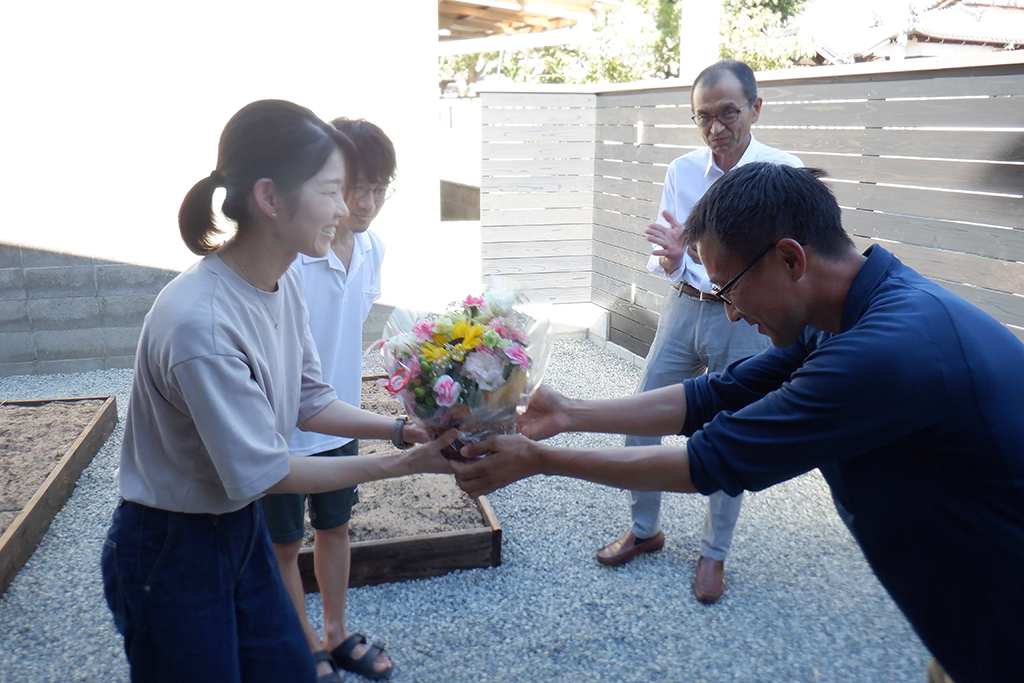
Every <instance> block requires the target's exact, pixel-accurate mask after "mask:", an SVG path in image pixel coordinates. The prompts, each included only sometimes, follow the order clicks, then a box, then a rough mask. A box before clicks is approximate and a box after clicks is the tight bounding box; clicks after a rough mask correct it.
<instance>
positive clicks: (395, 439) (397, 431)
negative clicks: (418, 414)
mask: <svg viewBox="0 0 1024 683" xmlns="http://www.w3.org/2000/svg"><path fill="white" fill-rule="evenodd" d="M407 424H409V418H408V417H405V416H403V417H399V418H396V419H395V424H394V426H393V427H391V443H393V444H395V448H399V449H401V450H403V451H404V450H405V449H406V448H408V447H409V444H408V443H406V441H405V439H403V438H402V429H404V428H405V425H407Z"/></svg>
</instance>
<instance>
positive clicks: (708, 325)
mask: <svg viewBox="0 0 1024 683" xmlns="http://www.w3.org/2000/svg"><path fill="white" fill-rule="evenodd" d="M769 344H770V342H769V340H768V338H767V337H765V336H764V335H761V334H758V332H757V329H756V328H754V327H752V326H750V325H747V324H746V323H745V322H743V321H740V322H738V323H733V322H730V321H729V319H728V318H727V317H726V315H725V304H722V303H719V302H715V301H708V300H703V301H702V300H700V299H696V298H694V297H691V296H689V295H686V294H682V293H681V292H679V291H677V290H675V289H673V290H672V291H670V292H669V293H668V294H667V295H666V296H665V301H664V303H663V304H662V308H661V319H660V320H659V322H658V331H657V333H656V334H655V336H654V343H653V344H652V345H651V350H650V352H649V353H648V354H647V367H646V368H645V369H644V373H643V377H641V378H640V386H639V387H638V388H637V392H638V393H639V392H642V391H650V390H652V389H660V388H661V387H665V386H669V385H670V384H679V383H681V382H682V381H683V380H685V379H689V378H691V377H698V376H700V375H702V374H704V373H705V372H719V371H721V370H724V369H725V368H726V367H728V366H729V364H731V363H734V362H735V361H738V360H740V359H742V358H746V357H747V356H752V355H754V354H756V353H760V352H761V351H763V350H764V349H766V348H768V345H769ZM659 443H661V438H660V437H640V436H627V437H626V445H627V446H652V445H657V444H659ZM629 494H630V502H631V505H632V514H633V533H634V534H635V535H636V537H637V538H650V537H651V536H653V535H654V534H656V533H658V531H659V530H660V529H661V492H660V491H630V492H629ZM742 504H743V494H742V493H741V494H740V495H738V496H736V497H732V496H727V495H726V494H724V493H722V492H721V491H718V492H716V493H713V494H711V495H710V496H708V513H707V516H706V517H705V519H704V531H703V534H702V535H701V541H700V554H701V555H703V556H704V557H706V558H708V559H710V560H724V559H725V556H726V554H728V552H729V547H730V546H731V545H732V535H733V530H734V529H735V528H736V520H737V519H739V516H740V507H741V505H742Z"/></svg>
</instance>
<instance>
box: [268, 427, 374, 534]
mask: <svg viewBox="0 0 1024 683" xmlns="http://www.w3.org/2000/svg"><path fill="white" fill-rule="evenodd" d="M358 453H359V441H357V440H352V441H349V442H348V443H347V444H345V445H344V446H342V447H341V448H334V449H331V450H329V451H324V452H323V453H317V454H316V455H309V456H306V457H309V458H334V457H338V456H341V455H358ZM307 500H308V501H309V523H310V524H311V525H312V526H313V528H314V529H334V528H336V527H339V526H341V525H342V524H345V523H347V522H348V521H349V520H350V519H352V506H353V505H355V504H356V503H357V502H359V493H357V492H356V489H355V487H354V486H353V487H352V488H347V489H340V490H338V491H328V492H327V493H313V494H310V495H306V494H303V493H271V494H269V495H266V496H263V501H262V502H263V515H264V517H266V519H267V529H269V530H270V540H271V541H273V542H274V543H294V542H295V541H300V540H302V537H303V536H304V535H305V530H306V501H307Z"/></svg>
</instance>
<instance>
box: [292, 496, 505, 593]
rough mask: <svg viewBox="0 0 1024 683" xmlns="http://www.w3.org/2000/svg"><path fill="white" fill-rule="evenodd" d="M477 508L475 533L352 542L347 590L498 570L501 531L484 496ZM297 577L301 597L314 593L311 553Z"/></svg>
mask: <svg viewBox="0 0 1024 683" xmlns="http://www.w3.org/2000/svg"><path fill="white" fill-rule="evenodd" d="M477 505H478V506H479V508H480V516H481V526H480V528H479V529H469V530H461V531H445V532H441V533H433V534H423V535H420V536H407V537H404V538H389V539H380V540H375V541H354V542H353V543H352V570H351V574H350V576H349V582H348V585H349V586H351V587H355V586H373V585H376V584H379V583H392V582H395V581H408V580H409V579H425V578H428V577H431V576H441V575H442V574H447V573H449V572H452V571H455V570H456V569H475V568H477V567H497V566H498V565H499V564H501V526H499V524H498V518H497V517H495V515H494V510H492V509H491V504H490V503H489V502H488V501H487V498H486V496H480V498H479V499H478V500H477ZM299 572H300V573H301V574H302V587H303V589H304V590H305V592H307V593H316V592H318V591H319V588H318V586H317V584H316V577H315V576H314V575H313V549H312V548H303V549H302V550H301V551H300V552H299Z"/></svg>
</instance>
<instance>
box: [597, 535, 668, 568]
mask: <svg viewBox="0 0 1024 683" xmlns="http://www.w3.org/2000/svg"><path fill="white" fill-rule="evenodd" d="M664 545H665V534H664V533H663V532H661V531H659V532H658V533H656V534H654V535H653V536H651V537H650V538H637V537H636V536H634V535H633V530H632V529H630V530H629V531H627V532H626V533H624V534H622V537H621V538H619V539H618V540H617V541H612V542H611V543H609V544H608V545H606V546H605V547H603V548H601V549H600V550H598V551H597V561H598V562H600V563H601V564H606V565H608V566H609V567H613V566H615V565H617V564H625V563H626V562H629V561H630V560H632V559H633V558H634V557H636V556H637V555H639V554H640V553H649V552H652V551H654V550H661V548H662V546H664Z"/></svg>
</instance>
